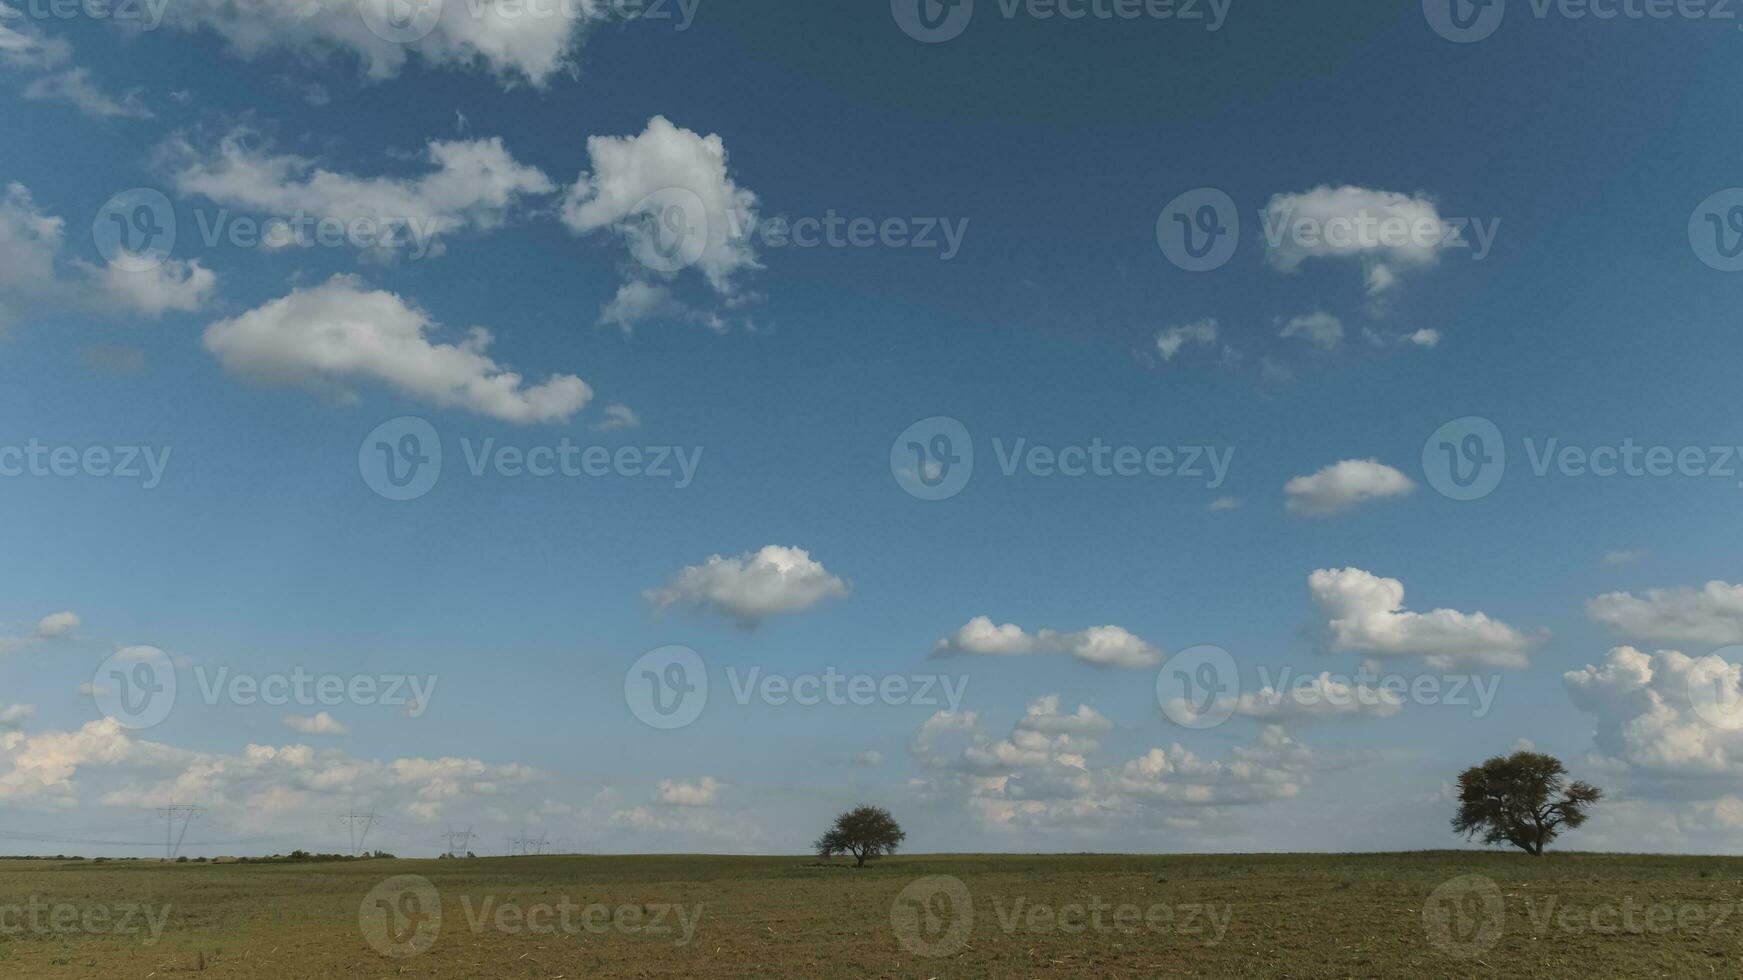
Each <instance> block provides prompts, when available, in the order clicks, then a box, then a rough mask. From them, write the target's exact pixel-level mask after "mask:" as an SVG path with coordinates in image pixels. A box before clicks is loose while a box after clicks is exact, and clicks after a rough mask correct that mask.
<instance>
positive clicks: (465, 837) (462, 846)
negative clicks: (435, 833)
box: [442, 829, 478, 857]
mask: <svg viewBox="0 0 1743 980" xmlns="http://www.w3.org/2000/svg"><path fill="white" fill-rule="evenodd" d="M477 836H478V835H477V834H474V833H473V832H472V831H471V830H470V829H468V830H464V831H460V830H450V831H448V832H447V833H445V834H443V835H442V837H443V838H445V839H446V840H447V841H448V856H449V857H459V856H460V854H459V852H460V851H464V850H466V846H467V845H468V844H470V843H472V838H474V837H477Z"/></svg>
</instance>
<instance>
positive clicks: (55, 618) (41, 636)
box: [0, 612, 79, 655]
mask: <svg viewBox="0 0 1743 980" xmlns="http://www.w3.org/2000/svg"><path fill="white" fill-rule="evenodd" d="M78 628H79V617H78V616H77V615H75V614H73V613H70V612H57V613H50V614H49V615H47V616H44V617H42V618H41V619H39V620H37V621H36V627H35V628H34V629H32V630H31V631H30V633H28V634H26V635H24V636H0V655H3V654H8V653H17V652H18V651H20V650H23V649H25V648H26V647H33V646H36V645H37V644H39V643H43V642H46V641H49V640H64V639H67V638H69V637H71V636H72V635H73V631H74V630H77V629H78Z"/></svg>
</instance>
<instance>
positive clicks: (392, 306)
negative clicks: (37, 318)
mask: <svg viewBox="0 0 1743 980" xmlns="http://www.w3.org/2000/svg"><path fill="white" fill-rule="evenodd" d="M436 326H437V325H436V324H435V322H434V321H432V320H431V319H430V317H429V315H428V314H426V313H424V312H423V311H422V310H420V309H418V308H416V307H414V306H412V305H410V304H408V303H407V302H406V301H405V300H403V299H401V298H400V297H399V296H398V295H396V294H394V293H390V292H387V291H385V290H379V289H368V288H366V287H365V286H364V285H363V283H362V281H361V280H360V279H358V278H356V277H354V276H343V275H341V276H334V277H333V278H332V279H330V280H328V281H327V282H326V283H325V284H323V285H319V286H313V287H309V288H303V289H296V290H293V291H292V292H291V293H290V295H288V296H284V297H281V298H279V299H275V300H272V301H270V302H268V303H266V304H265V305H263V306H260V307H257V308H255V309H253V310H250V311H248V312H246V313H243V314H241V315H240V316H237V317H234V318H231V319H228V320H220V321H218V322H216V323H214V324H212V325H211V326H209V327H207V328H206V333H205V344H206V349H207V350H209V351H211V352H212V353H213V354H214V355H216V356H217V357H218V360H219V361H220V362H221V363H222V364H223V365H224V367H225V368H227V369H229V370H231V371H234V372H236V373H238V374H242V375H245V376H248V377H252V378H256V379H259V380H262V381H267V382H276V383H292V384H303V385H309V386H314V387H321V388H327V389H329V390H336V391H338V392H339V393H340V394H342V395H345V396H348V397H354V392H352V391H351V390H350V386H352V385H354V384H356V383H358V382H361V381H374V382H379V383H382V384H385V385H387V386H388V387H389V388H392V389H393V390H395V391H397V392H399V393H401V394H404V395H409V396H411V397H414V398H420V399H423V400H425V401H428V402H430V403H432V404H435V405H440V406H443V407H447V408H463V409H466V410H468V411H472V412H476V413H478V414H480V415H485V416H489V417H490V418H495V419H500V420H502V421H505V422H514V423H529V422H555V421H562V420H565V419H567V418H569V417H570V416H572V415H574V414H575V413H576V412H578V411H580V410H581V408H582V407H584V406H585V405H586V404H587V402H588V401H589V400H591V399H592V397H593V390H592V389H591V388H589V387H588V385H587V383H586V382H585V381H582V380H581V379H580V378H578V377H576V376H574V375H572V374H559V375H553V376H552V377H550V378H548V379H547V380H545V381H544V382H542V383H539V384H528V383H526V382H525V381H524V380H523V378H522V377H521V375H520V374H518V373H516V372H514V371H511V370H509V369H507V368H505V367H503V366H502V365H500V364H498V363H497V362H496V361H494V360H492V359H491V358H490V357H489V356H488V354H487V353H486V352H487V351H488V349H489V347H490V344H491V342H492V339H493V338H492V337H491V334H490V332H489V331H488V330H485V329H484V328H482V327H473V328H472V329H471V330H470V331H468V332H467V333H466V336H465V337H464V338H463V339H461V340H460V341H459V342H458V343H453V344H444V343H436V342H434V341H432V340H431V339H430V336H429V335H430V334H431V333H432V332H434V331H435V329H436Z"/></svg>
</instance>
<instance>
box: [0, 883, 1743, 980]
mask: <svg viewBox="0 0 1743 980" xmlns="http://www.w3.org/2000/svg"><path fill="white" fill-rule="evenodd" d="M1740 903H1743V858H1685V857H1658V856H1634V855H1594V854H1555V855H1551V856H1549V857H1545V858H1541V859H1534V858H1530V857H1527V856H1524V855H1514V854H1497V853H1468V852H1457V853H1455V852H1436V853H1420V854H1369V855H1244V856H1226V855H1225V856H1172V857H1128V856H1116V855H1047V856H1026V855H937V856H933V855H922V856H901V857H895V858H889V859H885V860H882V861H879V862H876V863H875V864H874V865H873V866H871V867H868V868H865V869H863V870H853V869H850V868H848V867H847V866H845V865H835V866H829V867H826V866H822V865H820V864H819V863H818V862H817V861H816V860H815V859H812V858H793V857H785V858H782V857H751V858H727V857H685V856H655V857H570V856H562V857H526V858H480V859H474V860H463V861H401V860H392V861H389V860H380V861H360V862H355V863H343V864H313V865H259V864H257V865H237V864H171V865H165V864H159V863H156V862H106V863H93V862H83V861H76V862H75V861H4V860H0V976H4V977H8V978H18V977H26V978H35V977H79V978H83V977H92V978H103V980H133V978H141V980H143V978H150V977H168V976H183V975H187V974H190V973H195V972H200V973H203V974H204V975H206V976H210V977H214V978H219V977H226V978H227V977H235V978H248V980H296V978H304V977H307V978H316V977H383V978H385V977H454V978H492V980H496V978H523V977H524V978H527V980H535V978H538V980H550V978H558V977H563V978H572V977H693V976H710V977H918V978H933V977H939V978H944V977H1047V976H1051V977H1098V978H1103V977H1174V976H1192V977H1401V976H1434V977H1495V976H1509V977H1580V978H1596V977H1619V976H1629V977H1720V976H1723V977H1735V976H1738V975H1739V973H1740V972H1743V962H1740V961H1739V937H1740V936H1743V909H1740V908H1739V905H1740ZM438 908H439V919H438V912H437V909H438Z"/></svg>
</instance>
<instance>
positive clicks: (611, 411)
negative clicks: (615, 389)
mask: <svg viewBox="0 0 1743 980" xmlns="http://www.w3.org/2000/svg"><path fill="white" fill-rule="evenodd" d="M641 424H642V420H641V417H640V416H638V415H636V413H635V411H634V410H633V409H631V408H630V407H629V406H628V405H617V404H612V405H607V406H605V417H604V418H602V419H600V420H599V421H598V422H595V423H593V431H594V432H618V431H621V430H623V429H633V428H635V427H636V426H638V425H641Z"/></svg>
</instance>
